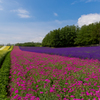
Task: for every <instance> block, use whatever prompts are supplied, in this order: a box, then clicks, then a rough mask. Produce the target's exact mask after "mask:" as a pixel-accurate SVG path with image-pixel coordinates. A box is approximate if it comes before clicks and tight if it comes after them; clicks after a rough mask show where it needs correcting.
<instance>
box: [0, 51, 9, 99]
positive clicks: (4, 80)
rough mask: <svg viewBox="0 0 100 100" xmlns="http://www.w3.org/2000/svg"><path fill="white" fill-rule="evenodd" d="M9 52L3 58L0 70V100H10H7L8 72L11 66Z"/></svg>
mask: <svg viewBox="0 0 100 100" xmlns="http://www.w3.org/2000/svg"><path fill="white" fill-rule="evenodd" d="M10 52H11V51H10ZM10 52H9V53H8V54H7V56H6V57H5V60H4V62H3V65H2V66H1V69H0V100H10V99H7V86H8V80H9V70H10V65H11V63H10V62H11V58H10Z"/></svg>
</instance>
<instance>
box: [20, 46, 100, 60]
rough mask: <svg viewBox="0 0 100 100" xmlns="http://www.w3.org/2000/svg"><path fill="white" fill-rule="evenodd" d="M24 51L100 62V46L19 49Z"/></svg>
mask: <svg viewBox="0 0 100 100" xmlns="http://www.w3.org/2000/svg"><path fill="white" fill-rule="evenodd" d="M19 48H20V49H21V50H22V51H29V52H37V53H47V54H55V55H61V56H66V57H76V58H81V59H86V58H89V59H98V60H99V61H100V46H95V47H69V48H50V47H19Z"/></svg>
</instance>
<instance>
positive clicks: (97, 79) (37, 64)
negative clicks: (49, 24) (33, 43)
mask: <svg viewBox="0 0 100 100" xmlns="http://www.w3.org/2000/svg"><path fill="white" fill-rule="evenodd" d="M99 48H100V47H98V49H95V48H94V47H93V49H92V51H89V52H91V53H93V52H98V53H99V51H100V50H99ZM25 49H26V50H27V51H25ZM28 49H30V48H27V47H25V48H24V47H20V48H19V47H18V46H14V49H13V50H12V51H11V68H10V76H9V78H10V82H9V86H8V87H9V88H8V89H9V92H10V95H9V96H8V98H9V99H10V100H100V61H99V60H98V59H95V60H94V59H80V58H75V57H67V56H60V55H50V54H45V53H44V51H49V50H51V49H50V48H49V49H48V48H46V49H44V48H41V52H40V51H39V49H36V48H35V49H32V52H29V50H28ZM72 49H73V48H72ZM36 50H37V51H36ZM52 50H53V51H55V48H52ZM52 50H51V51H49V53H52ZM82 50H83V49H81V50H80V52H81V54H82V52H84V55H85V52H86V51H84V50H83V51H82ZM88 50H90V48H88ZM98 50H99V51H98ZM60 51H61V50H60ZM69 51H71V48H69ZM61 52H63V50H62V51H61ZM73 52H74V51H73ZM75 52H76V53H77V50H76V51H75ZM75 52H74V53H75ZM46 53H47V52H46ZM54 53H55V52H54ZM57 53H58V51H57ZM74 53H73V54H74ZM65 54H66V52H65ZM69 54H70V52H69ZM77 54H78V53H77ZM91 56H92V55H91ZM96 56H97V55H96ZM99 56H100V55H99ZM85 57H87V56H85Z"/></svg>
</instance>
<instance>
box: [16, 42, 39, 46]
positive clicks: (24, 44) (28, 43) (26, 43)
mask: <svg viewBox="0 0 100 100" xmlns="http://www.w3.org/2000/svg"><path fill="white" fill-rule="evenodd" d="M15 46H24V47H26V46H28V47H40V46H41V43H39V42H36V43H35V42H25V43H16V44H15Z"/></svg>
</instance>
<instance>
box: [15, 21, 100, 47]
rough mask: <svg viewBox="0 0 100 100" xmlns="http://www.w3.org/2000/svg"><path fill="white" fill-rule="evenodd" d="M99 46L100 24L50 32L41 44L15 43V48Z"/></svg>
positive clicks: (63, 28) (70, 27) (67, 27)
mask: <svg viewBox="0 0 100 100" xmlns="http://www.w3.org/2000/svg"><path fill="white" fill-rule="evenodd" d="M95 44H99V45H100V22H95V23H92V24H89V25H83V26H82V27H81V28H80V27H79V26H78V25H77V26H75V25H71V26H69V25H67V26H65V27H62V28H58V29H55V30H53V31H50V32H49V33H48V34H46V36H45V37H44V38H43V40H42V43H39V42H36V43H35V42H25V43H16V44H15V46H29V47H41V46H42V47H55V48H57V47H76V46H90V45H95Z"/></svg>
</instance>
